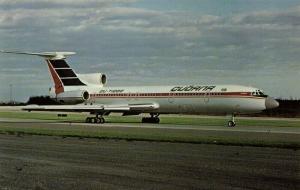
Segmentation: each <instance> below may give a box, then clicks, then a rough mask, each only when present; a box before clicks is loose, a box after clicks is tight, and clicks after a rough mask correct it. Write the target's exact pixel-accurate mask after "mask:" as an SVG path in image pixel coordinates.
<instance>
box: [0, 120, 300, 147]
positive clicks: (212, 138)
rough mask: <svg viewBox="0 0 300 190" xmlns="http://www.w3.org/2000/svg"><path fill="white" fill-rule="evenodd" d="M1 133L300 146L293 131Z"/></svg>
mask: <svg viewBox="0 0 300 190" xmlns="http://www.w3.org/2000/svg"><path fill="white" fill-rule="evenodd" d="M0 133H2V134H11V135H18V136H22V135H24V134H27V135H46V136H60V137H64V138H65V137H78V138H98V139H116V140H130V141H134V140H137V141H156V142H176V143H197V144H218V145H237V146H257V147H277V148H292V149H296V150H297V149H300V142H299V136H298V135H294V134H283V135H279V134H268V133H262V134H257V133H244V132H232V131H202V130H201V131H200V130H182V129H177V130H176V129H161V128H156V129H155V128H136V127H134V128H124V127H95V126H89V127H83V126H76V125H75V126H65V125H62V126H60V127H53V128H51V127H47V128H45V127H41V126H39V125H38V124H37V125H35V126H30V127H19V126H15V127H11V126H5V125H0Z"/></svg>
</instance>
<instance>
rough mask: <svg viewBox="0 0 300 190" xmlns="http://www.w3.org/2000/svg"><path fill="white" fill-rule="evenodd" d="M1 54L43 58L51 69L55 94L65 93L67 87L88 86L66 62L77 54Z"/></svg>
mask: <svg viewBox="0 0 300 190" xmlns="http://www.w3.org/2000/svg"><path fill="white" fill-rule="evenodd" d="M0 52H1V53H13V54H25V55H37V56H40V57H43V58H44V59H45V60H46V62H47V65H48V67H49V71H50V74H51V76H52V79H53V82H54V87H55V93H56V94H59V93H62V92H64V87H65V86H86V84H84V83H83V82H82V81H81V80H80V79H79V78H78V76H77V75H76V73H75V72H74V71H73V69H72V68H70V66H69V65H68V64H67V62H66V61H65V59H66V56H70V55H74V54H75V52H40V53H30V52H19V51H0Z"/></svg>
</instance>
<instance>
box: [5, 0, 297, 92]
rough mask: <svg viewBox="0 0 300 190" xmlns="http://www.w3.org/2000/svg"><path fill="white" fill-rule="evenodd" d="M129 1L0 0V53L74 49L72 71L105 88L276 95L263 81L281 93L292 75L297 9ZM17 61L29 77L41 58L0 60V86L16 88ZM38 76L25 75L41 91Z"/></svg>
mask: <svg viewBox="0 0 300 190" xmlns="http://www.w3.org/2000/svg"><path fill="white" fill-rule="evenodd" d="M135 2H136V1H134V0H116V1H113V0H102V1H93V0H92V1H83V0H78V1H69V0H68V1H58V0H54V1H38V2H37V1H30V0H25V1H3V0H0V7H1V8H0V10H1V11H0V41H1V44H0V48H1V49H20V50H28V51H51V50H70V51H77V52H78V55H77V56H74V57H71V58H70V59H69V61H70V63H71V64H72V67H74V68H75V70H76V71H77V72H79V73H80V72H83V73H88V72H105V73H106V74H108V79H109V84H113V85H127V84H130V85H134V84H135V85H137V84H145V83H146V84H176V83H181V84H183V83H199V82H201V83H240V84H251V85H254V86H256V85H257V86H259V87H264V88H266V90H267V91H268V90H270V91H271V92H272V91H274V93H279V90H276V91H275V88H274V86H275V85H274V84H271V82H269V81H274V82H275V83H277V84H280V86H281V87H280V90H281V91H288V90H287V89H288V88H289V85H286V82H287V80H288V79H285V81H283V80H281V77H277V76H278V75H281V74H282V72H284V73H290V74H289V75H294V78H293V77H291V76H287V77H289V78H291V79H293V80H294V79H295V76H298V75H299V73H298V70H300V66H299V64H298V61H299V59H300V54H299V50H300V38H299V36H300V28H299V24H300V23H299V20H300V19H299V17H300V11H299V10H300V8H299V7H292V8H289V9H285V10H281V9H269V10H268V11H256V10H252V11H249V12H244V13H236V14H231V15H228V14H227V15H222V14H221V13H217V12H215V13H213V11H210V12H211V13H210V14H204V13H202V12H200V11H199V12H198V11H182V10H180V11H178V10H167V9H166V10H163V8H162V9H159V10H158V9H156V10H152V9H149V8H147V7H141V6H134V5H135ZM24 59H26V60H24ZM20 62H22V63H23V62H26V66H28V68H26V72H28V73H30V69H31V68H35V67H36V64H37V63H39V62H42V61H41V60H40V59H39V58H30V59H29V58H28V59H27V58H24V57H22V56H20V57H19V56H18V57H16V58H14V59H12V58H11V57H8V56H7V57H3V56H1V57H0V64H1V65H3V64H4V63H5V64H6V63H12V65H11V66H10V67H8V66H7V65H6V66H5V67H6V68H3V70H2V72H1V70H0V73H1V74H2V73H3V76H2V79H3V80H2V81H5V83H7V82H8V81H14V82H15V83H20V81H17V80H16V79H15V77H16V76H17V75H18V74H20V75H21V73H22V71H21V70H20V69H18V66H19V65H20ZM42 68H44V70H43V74H40V73H39V71H41V69H42ZM296 71H297V72H296ZM5 72H6V74H5ZM45 72H47V71H46V67H45V65H40V66H39V67H38V68H37V71H32V72H31V73H37V74H38V78H39V81H38V82H39V83H41V84H43V85H44V86H45V91H46V92H47V89H48V86H49V84H51V81H50V79H49V77H46V78H45ZM9 73H10V74H11V76H10V75H9ZM42 78H45V79H43V80H42ZM161 78H164V80H163V81H162V80H161ZM26 79H27V80H26ZM137 79H143V80H137ZM33 80H34V79H32V77H30V76H27V75H24V76H22V84H24V85H25V83H26V81H28V82H32V83H33V84H34V85H37V82H36V81H33ZM3 84H4V83H3ZM34 85H31V87H30V83H29V88H32V89H35V86H34ZM43 85H41V86H43ZM269 86H271V87H269ZM38 90H39V89H37V90H36V91H38ZM33 91H34V90H33ZM36 91H34V92H36ZM45 91H44V92H45ZM289 92H290V91H289ZM293 93H294V94H295V93H296V92H293ZM297 93H298V92H297ZM299 93H300V92H299ZM26 95H27V94H26ZM288 96H289V95H288Z"/></svg>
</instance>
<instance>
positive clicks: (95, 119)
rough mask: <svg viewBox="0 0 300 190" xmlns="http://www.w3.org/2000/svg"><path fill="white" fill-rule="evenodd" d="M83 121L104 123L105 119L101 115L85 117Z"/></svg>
mask: <svg viewBox="0 0 300 190" xmlns="http://www.w3.org/2000/svg"><path fill="white" fill-rule="evenodd" d="M85 122H86V123H105V120H104V118H103V117H102V116H101V117H98V116H96V117H87V118H86V119H85Z"/></svg>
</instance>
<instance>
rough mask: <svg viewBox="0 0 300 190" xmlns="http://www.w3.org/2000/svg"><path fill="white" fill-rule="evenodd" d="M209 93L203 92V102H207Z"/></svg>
mask: <svg viewBox="0 0 300 190" xmlns="http://www.w3.org/2000/svg"><path fill="white" fill-rule="evenodd" d="M209 95H210V92H205V94H204V98H203V100H204V103H206V104H207V103H208V102H209Z"/></svg>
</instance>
